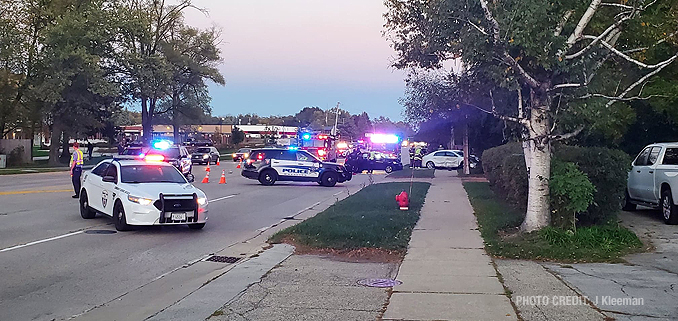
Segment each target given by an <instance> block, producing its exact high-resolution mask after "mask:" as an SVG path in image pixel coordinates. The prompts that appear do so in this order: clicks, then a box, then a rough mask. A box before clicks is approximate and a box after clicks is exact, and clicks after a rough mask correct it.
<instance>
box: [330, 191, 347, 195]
mask: <svg viewBox="0 0 678 321" xmlns="http://www.w3.org/2000/svg"><path fill="white" fill-rule="evenodd" d="M342 193H344V191H341V192H339V193H334V194H332V196H337V195H339V194H342Z"/></svg>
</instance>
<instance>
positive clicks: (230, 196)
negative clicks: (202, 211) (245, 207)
mask: <svg viewBox="0 0 678 321" xmlns="http://www.w3.org/2000/svg"><path fill="white" fill-rule="evenodd" d="M236 196H238V195H237V194H233V195H228V196H224V197H219V198H215V199H213V200H209V201H210V203H213V202H217V201H221V200H225V199H229V198H232V197H236Z"/></svg>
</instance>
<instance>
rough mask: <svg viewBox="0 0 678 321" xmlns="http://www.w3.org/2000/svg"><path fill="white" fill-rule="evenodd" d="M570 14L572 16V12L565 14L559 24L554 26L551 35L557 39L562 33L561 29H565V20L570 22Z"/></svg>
mask: <svg viewBox="0 0 678 321" xmlns="http://www.w3.org/2000/svg"><path fill="white" fill-rule="evenodd" d="M572 14H574V10H568V11H567V12H565V14H564V15H563V17H562V18H561V19H560V22H559V23H558V26H556V30H554V31H553V35H554V36H556V37H558V36H560V34H561V33H562V32H563V28H565V24H566V23H567V20H570V17H572Z"/></svg>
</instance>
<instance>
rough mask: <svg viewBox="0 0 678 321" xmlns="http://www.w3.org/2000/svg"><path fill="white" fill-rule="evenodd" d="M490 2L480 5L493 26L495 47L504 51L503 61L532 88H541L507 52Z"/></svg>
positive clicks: (482, 1) (485, 1)
mask: <svg viewBox="0 0 678 321" xmlns="http://www.w3.org/2000/svg"><path fill="white" fill-rule="evenodd" d="M487 1H488V0H480V5H481V6H482V7H483V11H484V12H485V18H486V19H487V20H488V21H489V22H490V25H491V26H492V37H493V41H494V45H495V47H497V48H499V49H500V50H501V51H502V54H501V58H502V61H503V62H504V63H506V64H508V65H509V66H511V67H512V68H513V69H515V70H516V71H517V72H518V74H519V75H520V77H521V78H523V80H524V81H525V82H526V83H527V84H528V85H529V86H530V87H532V88H537V87H539V85H540V84H539V82H538V81H537V80H536V79H534V77H532V76H531V75H530V74H528V73H527V71H525V69H523V67H522V66H521V65H520V64H519V63H518V62H517V61H516V60H515V59H514V58H513V57H511V55H509V53H508V52H507V51H506V48H505V47H504V46H503V45H502V44H501V36H500V33H501V30H500V28H499V22H497V19H495V18H494V16H493V15H492V11H490V8H489V6H488V2H487Z"/></svg>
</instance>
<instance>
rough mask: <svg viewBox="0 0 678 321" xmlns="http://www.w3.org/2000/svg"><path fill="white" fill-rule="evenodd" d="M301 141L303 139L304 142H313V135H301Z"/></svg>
mask: <svg viewBox="0 0 678 321" xmlns="http://www.w3.org/2000/svg"><path fill="white" fill-rule="evenodd" d="M301 139H303V140H311V134H309V133H305V134H303V135H301Z"/></svg>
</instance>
